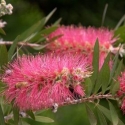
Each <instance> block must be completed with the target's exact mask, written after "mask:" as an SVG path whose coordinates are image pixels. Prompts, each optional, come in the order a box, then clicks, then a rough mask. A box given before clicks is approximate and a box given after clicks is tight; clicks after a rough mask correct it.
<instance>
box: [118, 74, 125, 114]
mask: <svg viewBox="0 0 125 125" xmlns="http://www.w3.org/2000/svg"><path fill="white" fill-rule="evenodd" d="M118 81H119V83H120V88H119V91H118V92H117V95H118V97H121V98H123V101H122V105H121V109H122V111H123V113H125V98H124V95H125V72H122V73H121V76H119V77H118Z"/></svg>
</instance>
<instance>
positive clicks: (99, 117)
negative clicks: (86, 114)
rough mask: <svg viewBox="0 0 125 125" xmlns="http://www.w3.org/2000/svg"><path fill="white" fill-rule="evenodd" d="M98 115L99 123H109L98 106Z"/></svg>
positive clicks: (103, 124) (100, 124)
mask: <svg viewBox="0 0 125 125" xmlns="http://www.w3.org/2000/svg"><path fill="white" fill-rule="evenodd" d="M97 115H98V119H99V125H107V121H106V119H105V116H104V115H103V114H102V112H101V111H100V110H99V109H98V108H97Z"/></svg>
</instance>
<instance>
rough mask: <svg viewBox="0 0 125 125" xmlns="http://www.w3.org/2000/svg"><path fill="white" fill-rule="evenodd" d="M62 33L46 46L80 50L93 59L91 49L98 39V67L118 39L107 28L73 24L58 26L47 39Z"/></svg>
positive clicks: (55, 48) (57, 48)
mask: <svg viewBox="0 0 125 125" xmlns="http://www.w3.org/2000/svg"><path fill="white" fill-rule="evenodd" d="M58 35H62V36H61V37H59V38H58V39H56V40H55V41H53V42H51V43H50V44H49V45H48V46H47V48H48V49H50V50H56V51H57V52H60V51H63V50H64V51H65V50H69V51H70V52H79V51H80V52H82V53H84V54H86V55H88V56H89V57H90V58H91V59H90V60H91V62H92V60H93V49H94V45H95V42H96V40H97V39H98V41H99V49H100V53H99V55H100V57H99V69H101V67H102V65H103V63H104V59H105V57H106V56H107V53H108V52H109V51H111V52H113V53H114V51H118V49H117V50H116V49H115V50H114V48H113V46H112V44H113V43H114V42H115V41H116V40H117V39H118V38H113V36H114V33H113V31H112V30H109V29H107V28H94V27H88V28H85V27H82V26H81V27H75V26H60V27H59V28H58V29H57V30H56V31H54V32H52V33H51V34H50V35H48V37H47V40H48V41H51V39H52V38H54V37H56V36H58Z"/></svg>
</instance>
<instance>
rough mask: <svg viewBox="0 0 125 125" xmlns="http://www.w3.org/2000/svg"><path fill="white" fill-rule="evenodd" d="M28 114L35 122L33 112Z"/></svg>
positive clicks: (29, 111)
mask: <svg viewBox="0 0 125 125" xmlns="http://www.w3.org/2000/svg"><path fill="white" fill-rule="evenodd" d="M26 113H27V114H28V115H29V116H30V117H31V118H32V119H33V120H35V116H34V113H33V112H32V111H31V110H28V111H27V112H26Z"/></svg>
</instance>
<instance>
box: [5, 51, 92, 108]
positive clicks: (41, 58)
mask: <svg viewBox="0 0 125 125" xmlns="http://www.w3.org/2000/svg"><path fill="white" fill-rule="evenodd" d="M91 73H92V72H91V66H90V65H89V60H88V58H87V57H85V56H84V55H83V54H80V53H74V54H71V53H64V52H63V53H59V54H57V53H56V54H55V53H48V54H45V55H36V56H22V57H20V58H18V59H17V60H15V61H14V62H12V63H10V64H9V65H8V66H7V69H6V71H5V73H4V75H3V82H5V83H6V84H7V89H6V90H5V96H6V98H7V100H8V101H9V102H12V101H13V102H14V104H15V105H17V106H18V107H19V108H20V109H22V110H29V109H30V110H39V109H43V108H49V107H52V106H53V105H54V104H58V105H63V103H65V102H66V101H70V100H73V99H76V98H78V97H83V96H84V95H85V93H84V87H83V86H82V85H81V83H82V82H83V81H84V79H85V78H86V77H89V76H90V75H91ZM76 95H77V96H76Z"/></svg>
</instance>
